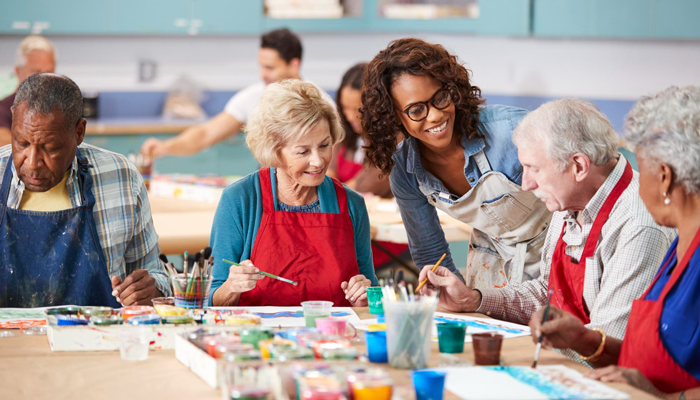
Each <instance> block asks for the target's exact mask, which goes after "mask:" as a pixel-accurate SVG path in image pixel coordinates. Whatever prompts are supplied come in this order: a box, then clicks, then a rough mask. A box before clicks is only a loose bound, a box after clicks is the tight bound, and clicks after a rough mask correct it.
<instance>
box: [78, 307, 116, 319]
mask: <svg viewBox="0 0 700 400" xmlns="http://www.w3.org/2000/svg"><path fill="white" fill-rule="evenodd" d="M80 313H81V314H82V315H84V316H86V317H87V318H88V319H89V318H92V317H108V316H110V315H112V307H83V308H81V309H80Z"/></svg>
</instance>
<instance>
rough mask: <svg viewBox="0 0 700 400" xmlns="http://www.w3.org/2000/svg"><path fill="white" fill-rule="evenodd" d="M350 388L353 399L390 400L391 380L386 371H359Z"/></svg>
mask: <svg viewBox="0 0 700 400" xmlns="http://www.w3.org/2000/svg"><path fill="white" fill-rule="evenodd" d="M350 390H351V391H352V397H353V399H354V400H391V395H392V382H391V379H390V378H389V377H388V376H387V375H386V373H377V372H374V373H373V372H366V373H360V374H356V375H355V377H354V382H353V383H352V388H351V389H350Z"/></svg>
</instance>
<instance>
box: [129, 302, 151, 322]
mask: <svg viewBox="0 0 700 400" xmlns="http://www.w3.org/2000/svg"><path fill="white" fill-rule="evenodd" d="M155 312H156V311H155V310H154V309H153V307H151V306H128V307H124V308H122V309H121V315H122V318H124V321H128V320H129V318H131V317H136V316H139V315H147V314H155Z"/></svg>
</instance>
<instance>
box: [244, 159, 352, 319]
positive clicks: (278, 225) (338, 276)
mask: <svg viewBox="0 0 700 400" xmlns="http://www.w3.org/2000/svg"><path fill="white" fill-rule="evenodd" d="M259 175H260V189H261V192H262V203H263V215H262V220H261V221H260V227H259V228H258V234H257V236H256V237H255V245H253V253H252V255H251V257H250V260H251V261H252V262H253V264H255V266H256V267H258V268H259V269H260V270H261V271H265V272H269V273H271V274H275V275H278V276H281V277H283V278H287V279H291V280H293V281H296V282H299V285H298V286H294V285H291V284H289V283H285V282H281V281H278V280H276V279H271V278H265V279H261V280H259V281H258V283H257V285H256V287H255V288H254V289H253V290H251V291H249V292H245V293H242V294H241V298H240V301H239V302H238V304H239V305H240V306H298V305H299V304H300V303H301V302H302V301H307V300H328V301H332V302H333V305H334V306H336V307H349V306H350V305H351V304H350V302H349V301H348V300H346V299H345V293H344V292H343V290H342V289H341V288H340V284H341V283H342V282H343V281H349V280H350V278H352V277H353V276H355V275H357V274H359V273H360V272H359V268H358V266H357V257H356V255H355V235H354V231H353V226H352V221H351V220H350V214H349V212H348V201H347V195H346V193H345V188H343V186H342V185H341V184H340V183H339V182H338V181H337V180H335V179H333V184H334V186H335V193H336V196H337V197H338V208H339V209H340V213H339V214H332V213H295V212H289V211H275V205H274V198H273V196H272V186H271V182H270V169H269V168H262V169H260V171H259Z"/></svg>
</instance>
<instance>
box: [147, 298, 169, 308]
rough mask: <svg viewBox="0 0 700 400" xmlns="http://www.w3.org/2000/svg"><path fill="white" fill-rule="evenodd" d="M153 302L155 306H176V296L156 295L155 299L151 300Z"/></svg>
mask: <svg viewBox="0 0 700 400" xmlns="http://www.w3.org/2000/svg"><path fill="white" fill-rule="evenodd" d="M151 303H153V307H155V306H159V305H161V306H174V305H175V298H174V297H155V298H154V299H152V300H151Z"/></svg>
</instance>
